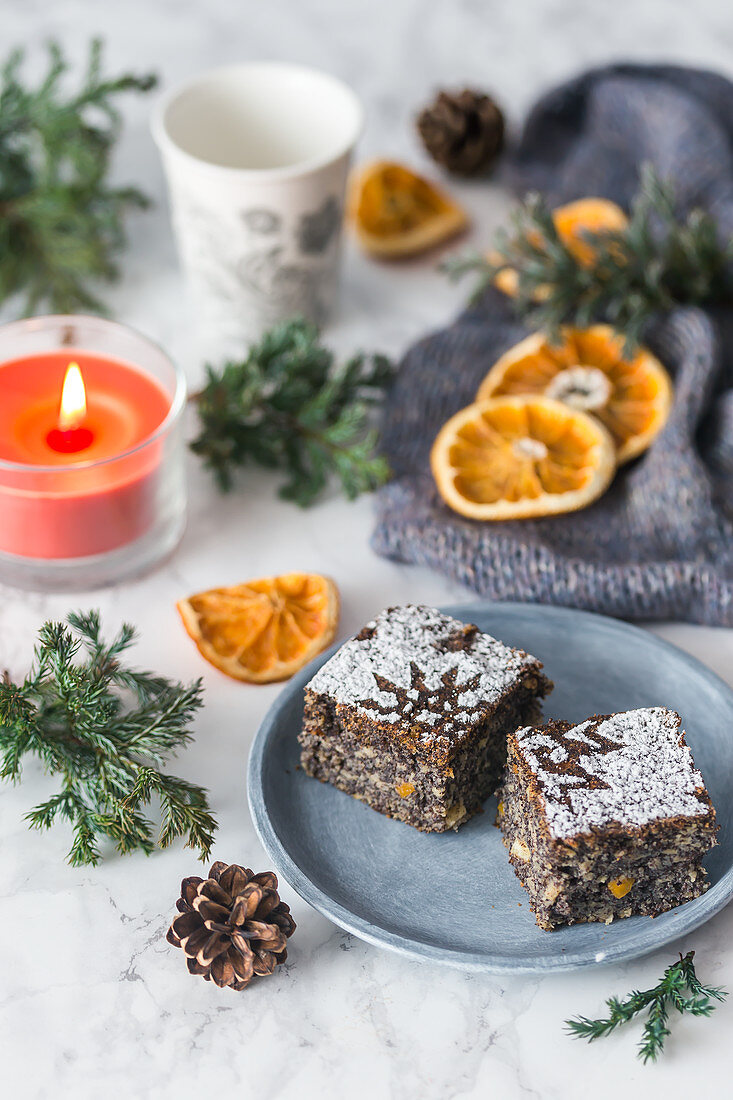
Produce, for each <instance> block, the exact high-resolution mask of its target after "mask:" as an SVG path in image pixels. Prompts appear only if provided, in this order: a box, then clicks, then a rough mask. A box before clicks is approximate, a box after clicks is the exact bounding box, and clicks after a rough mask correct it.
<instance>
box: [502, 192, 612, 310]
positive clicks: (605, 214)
mask: <svg viewBox="0 0 733 1100" xmlns="http://www.w3.org/2000/svg"><path fill="white" fill-rule="evenodd" d="M552 220H553V222H554V223H555V228H556V229H557V233H558V236H559V237H560V240H561V241H562V242H563V244H564V245H565V247H566V248H567V249H568V251H570V252H572V254H573V255H574V256H575V257H576V259H577V260H578V263H580V264H582V266H583V267H592V266H593V260H594V259H595V250H594V248H593V245H592V244H590V243H589V242H588V241H586V240H585V239H584V234H585V233H603V232H606V233H613V232H617V231H618V230H620V229H625V228H626V226H627V225H628V224H629V219H628V218H627V217H626V215H625V214H624V212H623V210H622V209H621V207H620V206H617V205H616V203H615V202H610V201H609V200H608V199H596V198H587V199H578V200H577V201H576V202H569V203H567V204H566V205H565V206H558V207H557V209H556V210H553V212H552ZM489 259H490V260H491V261H492V262H494V263H495V262H496V253H491V254H490V256H489ZM518 281H519V280H518V276H517V272H516V271H515V270H514V268H513V267H505V268H503V269H502V270H501V271H500V272H498V274H497V275H496V278H495V279H494V282H495V284H496V286H498V287H499V290H503V291H504V293H505V294H508V295H509V296H510V297H511V298H514V297H516V294H517V286H518ZM546 294H547V292H546V291H545V290H544V288H538V291H537V294H536V295H535V297H536V298H537V299H538V300H541V299H542V298H544V297H546Z"/></svg>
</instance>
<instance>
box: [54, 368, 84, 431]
mask: <svg viewBox="0 0 733 1100" xmlns="http://www.w3.org/2000/svg"><path fill="white" fill-rule="evenodd" d="M86 415H87V395H86V390H85V389H84V379H83V378H82V376H81V370H80V369H79V364H78V363H69V365H68V367H67V368H66V374H65V375H64V386H63V389H62V390H61V405H60V406H59V431H61V432H72V431H74V429H75V428H78V427H79V426H80V424H81V423H82V421H83V420H84V418H85V416H86Z"/></svg>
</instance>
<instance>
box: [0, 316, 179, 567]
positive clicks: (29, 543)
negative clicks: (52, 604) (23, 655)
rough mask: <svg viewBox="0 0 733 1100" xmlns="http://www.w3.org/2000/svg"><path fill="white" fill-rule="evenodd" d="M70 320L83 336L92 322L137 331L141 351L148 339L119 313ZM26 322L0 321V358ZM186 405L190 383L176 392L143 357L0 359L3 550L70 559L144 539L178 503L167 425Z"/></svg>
mask: <svg viewBox="0 0 733 1100" xmlns="http://www.w3.org/2000/svg"><path fill="white" fill-rule="evenodd" d="M61 320H62V319H61V318H40V319H39V321H40V322H43V321H48V322H54V321H56V322H60V321H61ZM66 321H67V330H66V331H67V335H68V332H69V331H72V332H73V333H74V335H75V336H77V338H78V337H79V336H81V335H82V334H83V330H84V328H85V327H89V326H91V327H92V329H93V331H94V332H99V331H101V332H103V333H104V334H105V335H106V336H107V337H109V336H110V330H112V335H114V334H115V332H118V333H122V334H127V341H126V342H125V341H124V340H122V344H123V345H124V344H125V343H127V344H128V345H130V346H131V348H133V349H134V346H135V341H136V340H137V341H142V338H141V337H137V335H136V334H134V333H130V332H129V330H125V329H122V328H121V326H116V325H112V324H111V323H110V322H103V321H99V320H97V319H92V318H76V319H66ZM19 324H20V325H22V324H23V322H21V323H19ZM27 324H32V322H28V323H27ZM15 327H16V326H13V325H10V326H6V329H5V330H1V329H0V355H2V352H3V340H2V336H3V334H4V332H7V331H8V330H10V329H13V328H15ZM16 343H17V341H16ZM98 343H100V344H105V345H106V346H108V345H109V343H110V340H109V339H107V340H106V341H101V340H100V341H98ZM112 343H114V341H112ZM146 343H147V342H144V343H143V350H144V345H145V344H146ZM150 347H151V348H152V349H153V351H154V352H155V353H156V354H157V355H158V356H161V357H162V353H160V352H159V351H158V349H156V348H154V345H150ZM166 362H167V360H166ZM171 369H173V368H171ZM179 381H180V379H179ZM180 405H181V393H180V386H177V387H176V386H174V388H173V392H171V389H170V387H168V388H166V387H165V386H164V385H163V384H162V381H161V379H160V378H158V377H156V376H155V375H154V374H152V373H150V372H149V371H146V370H144V369H143V368H141V367H139V366H138V365H137V364H136V363H134V362H129V361H125V360H124V359H123V358H117V357H116V356H112V355H111V354H107V353H102V352H100V351H97V350H95V349H94V348H93V347H92V348H91V349H87V348H85V347H83V346H77V345H76V344H74V346H64V347H61V348H58V347H56V348H53V349H52V350H47V351H43V352H35V353H33V354H29V355H20V356H18V357H15V358H9V359H6V361H4V362H0V557H1V556H2V555H3V554H6V555H13V556H15V557H17V558H26V559H34V560H43V561H47V562H48V563H49V564H50V563H52V562H68V561H69V560H70V559H84V558H86V559H89V558H92V557H94V556H95V555H102V554H109V553H111V552H113V551H116V550H119V549H120V548H122V547H125V546H128V545H129V544H133V543H135V542H136V540H140V539H143V538H144V537H145V536H146V534H147V533H148V532H150V531H151V530H152V529H154V528H155V526H156V522H157V520H158V517H159V513H160V512H161V510H165V508H166V506H167V505H166V500H165V495H166V488H165V484H164V479H162V473H161V465H162V463H163V461H164V453H165V443H166V431H165V429H166V427H167V426H170V425H169V422H170V420H171V417H172V414H173V413H175V417H174V419H178V414H179V413H180ZM174 406H176V407H175V408H174ZM179 480H180V479H179ZM0 566H1V563H0ZM122 572H125V570H124V568H123V569H122ZM0 579H2V568H1V567H0ZM80 579H81V577H80ZM105 579H107V578H105ZM108 579H114V577H110V578H108Z"/></svg>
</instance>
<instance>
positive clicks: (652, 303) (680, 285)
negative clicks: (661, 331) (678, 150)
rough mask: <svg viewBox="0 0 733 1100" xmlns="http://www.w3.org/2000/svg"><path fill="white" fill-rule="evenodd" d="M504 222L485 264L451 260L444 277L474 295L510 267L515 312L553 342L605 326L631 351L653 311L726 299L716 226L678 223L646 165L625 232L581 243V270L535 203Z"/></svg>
mask: <svg viewBox="0 0 733 1100" xmlns="http://www.w3.org/2000/svg"><path fill="white" fill-rule="evenodd" d="M512 222H513V227H512V229H511V230H510V231H506V230H502V231H500V232H499V234H498V236H497V240H496V244H495V247H494V249H493V250H492V251H491V252H490V253H489V255H488V257H486V256H479V255H472V256H464V257H458V258H457V259H453V260H449V261H447V262H446V264H445V265H444V268H445V270H446V271H447V273H448V274H449V275H450V276H451V277H453V278H458V277H461V276H462V275H465V274H466V273H468V272H473V273H477V274H478V275H479V277H480V279H479V283H478V286H477V290H476V294H477V295H478V294H480V293H481V292H482V291H483V290H484V289H485V288H486V287H487V286H488V285H489V283H491V282H492V280H493V279H494V278H495V277H496V275H497V274H498V273H499V271H500V270H502V269H503V268H505V267H511V268H513V269H514V270H515V271H516V272H517V277H518V278H517V284H518V285H517V291H518V293H517V297H516V299H515V304H516V308H517V311H518V313H519V314H520V316H522V317H523V318H525V319H526V320H527V322H528V323H529V324H531V325H532V326H533V327H534V328H537V329H540V330H543V331H545V332H547V333H548V334H549V335H550V336H552V337H556V336H557V334H558V331H559V328H560V326H561V325H563V324H574V325H578V326H581V327H582V326H585V325H588V324H591V323H593V322H594V321H607V322H609V323H610V324H612V325H613V326H614V327H615V328H616V329H617V330H618V331H619V332H621V333H623V334H624V336H625V337H626V348H627V351H632V350H633V349H634V348H635V347H636V346H637V345H638V343H639V341H640V338H641V334H642V331H643V329H644V327H645V325H646V324H647V322H648V321H649V319H650V318H651V317H652V315H653V314H654V313H656V312H657V311H659V310H668V309H670V308H672V307H673V306H675V305H702V304H713V303H717V302H724V301H730V300H731V299H732V298H733V242H731V241H728V242H726V243H725V244H723V243H721V242H720V239H719V233H718V228H717V224H716V222H715V219H714V218H713V217H711V215H710V214H707V213H705V212H704V211H703V210H692V211H691V212H690V213H689V214H688V215H687V216H686V217H685V218H684V219H680V218H679V217H678V215H677V214H676V210H675V202H674V189H673V188H672V186H671V185H670V184H667V183H664V182H663V181H662V180H660V179H659V177H658V176H657V174H656V173H655V171H654V169H653V168H652V167H651V165H648V164H647V165H644V166H643V167H642V169H641V174H640V188H639V192H638V194H637V196H636V198H635V199H634V202H633V204H632V209H631V216H630V219H629V223H628V225H627V226H626V228H624V229H620V230H614V231H612V232H602V233H601V232H599V233H593V232H591V231H590V230H588V231H585V232H583V233H582V234H581V235H582V237H583V239H584V240H586V241H587V242H588V244H589V245H591V246H592V248H593V250H594V253H595V258H594V261H593V263H592V265H584V264H582V263H581V262H580V261H579V260H578V258H577V257H575V256H574V255H573V254H572V252H571V251H570V250H569V249H568V248H567V247H566V246H565V245H564V244H563V242H562V241H561V239H560V237H559V235H558V232H557V229H556V228H555V223H554V222H553V219H552V211H551V210H550V208H549V206H548V205H547V203H546V202H545V200H544V199H543V198H542V197H541V196H540V195H537V194H532V195H530V196H529V197H528V198H527V199H526V201H525V202H524V203H523V204H522V205H520V206H519V208H518V209H517V210H516V211H515V212H514V215H513V218H512Z"/></svg>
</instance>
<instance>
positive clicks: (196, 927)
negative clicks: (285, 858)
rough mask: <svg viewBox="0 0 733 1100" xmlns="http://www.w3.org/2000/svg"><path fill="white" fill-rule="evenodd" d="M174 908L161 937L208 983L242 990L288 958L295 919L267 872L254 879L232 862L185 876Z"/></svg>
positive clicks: (273, 878) (192, 972)
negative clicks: (202, 875) (203, 875)
mask: <svg viewBox="0 0 733 1100" xmlns="http://www.w3.org/2000/svg"><path fill="white" fill-rule="evenodd" d="M176 908H177V909H178V911H179V914H180V915H179V916H177V917H175V919H174V920H173V923H172V924H171V926H170V928H169V929H168V934H167V936H166V939H167V940H168V943H172V944H173V946H174V947H182V948H183V951H184V953H185V954H186V955H187V957H188V969H189V971H190V973H191V974H200V975H201V977H202V978H205V980H206V981H207V982H209V981H212V982H216V984H217V985H218V986H222V987H223V986H227V985H228V986H230V987H231V988H232V989H236V990H239V989H244V988H245V986H247V985H249V983H250V981H251V980H252V978H253V977H254V976H255V975H258V976H259V977H265V976H266V975H267V974H272V972H273V970H274V969H275V967H276V966H277V965H278V964H279V963H283V962H285V959H286V958H287V951H286V950H285V941H286V940H287V938H288V936H292V934H293V932H294V931H295V921H294V920H293V918H292V917H291V916H290V908H289V907H288V906H287V905H286V904H285V902H284V901H280V896H279V894H278V892H277V876H276V875H274V874H273V873H272V871H263V872H262V873H261V874H259V875H255V874H254V873H253V872H252V871H250V870H248V869H246V868H244V867H239V866H237V864H236V863H232V864H231V865H229V866H228V865H227V864H226V863H221V862H217V863H214V864H212V867H211V870H210V871H209V877H208V878H207V879H202V878H197V877H192V878H184V880H183V882H182V883H181V896H180V898H179V899H178V901H177V902H176Z"/></svg>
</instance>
